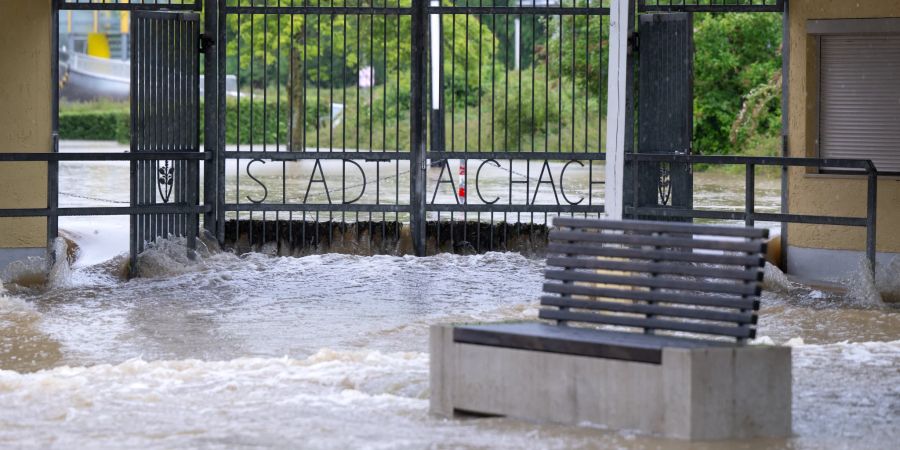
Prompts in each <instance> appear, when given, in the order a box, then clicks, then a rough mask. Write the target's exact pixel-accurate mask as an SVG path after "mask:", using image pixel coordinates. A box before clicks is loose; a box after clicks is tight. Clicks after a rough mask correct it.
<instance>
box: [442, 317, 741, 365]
mask: <svg viewBox="0 0 900 450" xmlns="http://www.w3.org/2000/svg"><path fill="white" fill-rule="evenodd" d="M453 341H454V342H459V343H464V344H473V345H488V346H491V347H506V348H515V349H521V350H533V351H541V352H552V353H565V354H571V355H580V356H590V357H595V358H611V359H622V360H626V361H637V362H645V363H651V364H660V363H661V362H662V349H663V348H664V347H679V348H703V347H720V346H721V347H727V346H730V345H732V344H731V343H730V342H722V341H710V340H699V339H690V338H682V337H674V336H655V335H651V334H642V333H629V332H622V331H610V330H597V329H593V328H579V327H559V326H555V325H549V324H545V323H539V322H529V323H494V324H487V325H462V326H457V327H454V328H453Z"/></svg>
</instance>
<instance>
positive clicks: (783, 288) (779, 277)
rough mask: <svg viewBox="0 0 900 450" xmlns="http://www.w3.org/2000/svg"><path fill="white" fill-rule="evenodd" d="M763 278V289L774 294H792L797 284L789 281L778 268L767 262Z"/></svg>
mask: <svg viewBox="0 0 900 450" xmlns="http://www.w3.org/2000/svg"><path fill="white" fill-rule="evenodd" d="M764 271H765V273H764V277H763V288H764V289H766V290H769V291H773V292H782V293H785V292H790V291H791V289H794V288H796V287H797V284H796V283H794V282H793V281H791V280H789V279H788V277H787V275H785V273H784V272H782V271H781V269H779V268H778V266H776V265H774V264H771V263H769V262H768V261H767V262H766V267H765V269H764Z"/></svg>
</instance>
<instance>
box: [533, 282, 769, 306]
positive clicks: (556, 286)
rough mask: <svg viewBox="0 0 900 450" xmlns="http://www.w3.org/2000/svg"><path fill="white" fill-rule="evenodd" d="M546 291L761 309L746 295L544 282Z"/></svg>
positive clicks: (755, 300) (754, 300) (753, 299)
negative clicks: (626, 288)
mask: <svg viewBox="0 0 900 450" xmlns="http://www.w3.org/2000/svg"><path fill="white" fill-rule="evenodd" d="M544 292H546V293H550V294H568V295H583V296H587V297H604V298H621V299H624V300H644V301H655V302H663V303H679V304H685V305H699V306H714V307H719V308H733V309H759V300H758V299H755V298H745V297H726V296H722V295H697V294H684V293H681V292H661V291H646V290H624V289H613V288H605V287H594V286H579V285H575V284H562V283H544Z"/></svg>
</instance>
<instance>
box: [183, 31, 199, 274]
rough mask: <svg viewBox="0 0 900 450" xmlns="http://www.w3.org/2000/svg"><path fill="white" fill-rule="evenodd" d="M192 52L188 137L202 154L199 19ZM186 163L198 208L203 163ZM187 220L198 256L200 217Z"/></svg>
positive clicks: (190, 245) (191, 246)
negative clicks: (198, 133) (200, 133)
mask: <svg viewBox="0 0 900 450" xmlns="http://www.w3.org/2000/svg"><path fill="white" fill-rule="evenodd" d="M187 48H188V49H189V52H188V53H187V54H188V60H187V67H188V69H187V73H186V77H185V79H186V82H187V85H186V86H185V91H186V92H185V93H186V97H187V105H188V108H186V111H187V115H188V120H187V123H188V124H190V125H189V127H188V129H187V138H186V143H187V144H188V145H189V146H190V150H191V151H195V152H199V151H200V139H199V136H197V130H198V129H199V127H200V103H199V100H200V84H199V81H200V18H199V17H196V18H195V20H192V21H191V22H190V23H189V26H188V45H187ZM184 164H185V165H186V166H187V168H188V176H187V180H186V185H187V186H186V187H187V195H186V197H187V201H188V203H189V204H190V205H191V206H196V205H198V204H199V203H200V187H199V186H198V184H199V183H200V162H199V161H190V162H187V161H185V162H184ZM185 218H186V219H187V223H186V226H187V248H188V256H190V257H193V256H194V250H196V248H197V233H198V232H199V231H200V230H199V228H200V224H199V220H200V217H199V215H198V214H197V213H190V214H189V215H187V216H185Z"/></svg>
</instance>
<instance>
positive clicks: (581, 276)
mask: <svg viewBox="0 0 900 450" xmlns="http://www.w3.org/2000/svg"><path fill="white" fill-rule="evenodd" d="M544 275H545V277H546V278H547V279H549V280H559V281H582V282H588V283H598V284H614V285H624V286H641V287H650V288H658V289H675V290H684V291H697V292H714V293H719V294H735V295H751V296H759V295H760V293H761V292H762V290H761V289H760V287H759V285H758V284H757V283H748V284H737V283H709V282H705V281H688V280H676V279H671V278H651V277H647V276H625V275H606V274H600V273H589V272H576V271H572V270H546V271H544Z"/></svg>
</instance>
